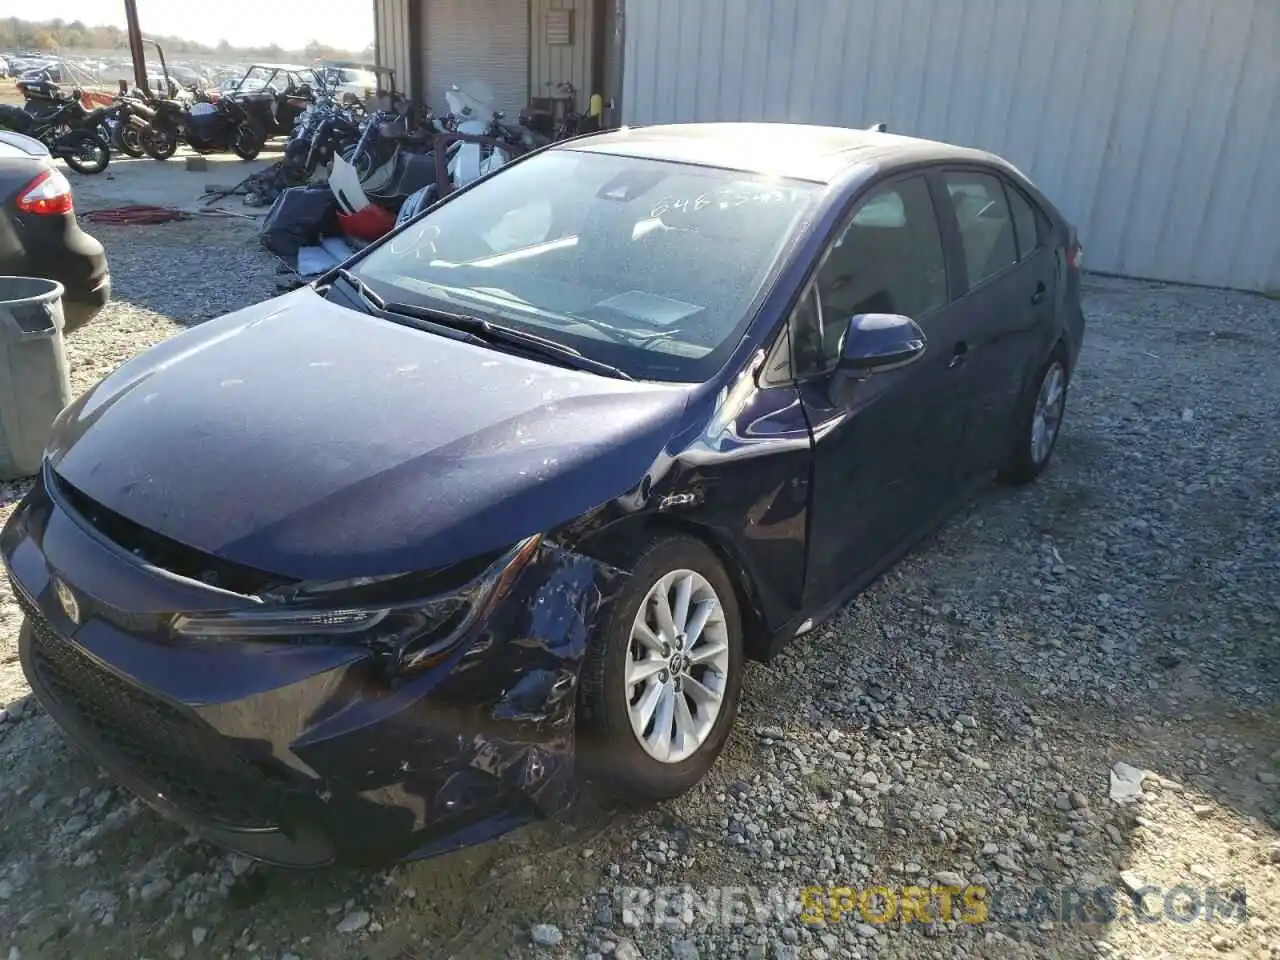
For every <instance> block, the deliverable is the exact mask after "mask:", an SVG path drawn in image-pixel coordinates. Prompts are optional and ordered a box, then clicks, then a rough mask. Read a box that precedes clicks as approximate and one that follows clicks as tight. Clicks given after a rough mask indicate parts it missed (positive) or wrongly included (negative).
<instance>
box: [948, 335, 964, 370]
mask: <svg viewBox="0 0 1280 960" xmlns="http://www.w3.org/2000/svg"><path fill="white" fill-rule="evenodd" d="M968 355H969V344H968V343H966V342H965V341H964V340H961V341H960V342H959V343H957V344H956V348H955V349H954V350H953V351H951V362H950V363H948V364H947V369H948V370H954V369H955V368H956V367H958V366H960V365H962V364H963V363H964V359H965V357H967V356H968Z"/></svg>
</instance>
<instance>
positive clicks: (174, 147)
mask: <svg viewBox="0 0 1280 960" xmlns="http://www.w3.org/2000/svg"><path fill="white" fill-rule="evenodd" d="M138 141H139V143H141V145H142V149H143V150H144V151H145V152H146V154H147V156H149V157H150V158H151V159H153V160H168V159H169V158H170V157H172V156H173V155H174V154H175V153H177V152H178V135H177V134H176V133H175V132H174V131H172V130H170V129H169V128H168V127H151V128H150V129H148V130H144V131H142V132H141V133H140V134H139V135H138Z"/></svg>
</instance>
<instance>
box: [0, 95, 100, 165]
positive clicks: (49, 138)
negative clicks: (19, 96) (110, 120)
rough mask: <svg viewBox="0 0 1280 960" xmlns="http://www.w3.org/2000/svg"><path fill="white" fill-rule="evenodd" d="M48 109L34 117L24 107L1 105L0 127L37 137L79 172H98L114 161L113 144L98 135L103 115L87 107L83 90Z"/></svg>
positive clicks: (55, 154)
mask: <svg viewBox="0 0 1280 960" xmlns="http://www.w3.org/2000/svg"><path fill="white" fill-rule="evenodd" d="M74 93H75V95H74V96H73V97H72V98H71V99H69V100H65V101H63V102H61V104H60V105H59V106H57V107H56V108H54V109H51V110H49V111H48V112H45V113H41V114H38V115H35V116H33V115H32V114H30V113H27V111H25V110H23V109H22V108H21V107H15V106H12V105H10V104H0V129H4V130H12V131H13V132H14V133H21V134H25V135H26V136H28V137H34V138H35V139H36V140H39V141H40V142H41V143H43V144H44V145H45V147H46V148H48V150H49V152H50V153H51V154H53V155H54V156H55V157H61V158H62V160H63V162H65V163H66V165H67V166H68V167H70V168H71V169H72V170H74V171H76V173H83V174H95V173H101V172H102V171H103V170H105V169H107V164H108V163H110V162H111V146H110V144H109V143H108V142H107V141H106V140H103V139H102V138H101V137H100V136H99V134H98V126H99V124H100V123H101V122H102V118H103V115H101V114H99V110H102V111H106V110H109V109H110V108H99V110H94V111H89V110H86V109H85V107H84V104H83V103H81V98H80V91H78V90H77V91H74Z"/></svg>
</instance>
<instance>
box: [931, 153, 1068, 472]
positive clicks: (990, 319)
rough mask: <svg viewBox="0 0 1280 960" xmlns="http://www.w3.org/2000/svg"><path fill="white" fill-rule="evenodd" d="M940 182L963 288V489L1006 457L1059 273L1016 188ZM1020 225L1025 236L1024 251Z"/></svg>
mask: <svg viewBox="0 0 1280 960" xmlns="http://www.w3.org/2000/svg"><path fill="white" fill-rule="evenodd" d="M939 179H940V184H939V189H940V191H941V192H942V194H943V196H944V198H945V199H944V203H943V205H944V206H945V208H946V211H947V213H946V216H944V231H949V232H950V233H951V238H952V249H953V250H954V253H955V258H956V260H957V261H958V267H959V269H958V273H959V274H960V277H959V280H960V283H961V284H962V293H961V296H960V297H959V299H958V301H957V304H956V309H957V313H958V315H959V319H958V322H959V323H961V324H962V325H963V326H964V327H965V328H966V329H967V330H968V331H969V333H970V338H969V355H968V357H967V358H966V362H967V363H968V365H969V366H970V368H971V371H970V378H969V385H970V388H971V390H972V395H971V397H970V404H971V410H972V415H971V417H970V419H969V422H968V424H967V425H966V428H965V441H964V448H963V454H962V455H961V457H960V459H959V461H958V463H957V469H958V471H959V474H960V479H961V480H962V481H964V480H971V479H974V478H976V477H977V476H979V475H981V474H983V473H986V472H989V471H991V470H993V469H995V468H996V467H998V466H1000V465H1001V463H1002V462H1003V461H1004V458H1005V455H1006V454H1007V452H1008V447H1009V442H1010V438H1011V437H1012V436H1013V435H1014V417H1015V415H1016V413H1017V410H1018V405H1019V401H1020V399H1021V396H1022V388H1023V383H1024V382H1025V376H1026V371H1027V366H1028V364H1029V363H1030V362H1032V360H1033V358H1034V357H1035V356H1037V355H1038V354H1037V352H1036V350H1035V348H1034V342H1035V341H1036V340H1037V339H1038V336H1039V331H1041V330H1043V329H1045V323H1046V318H1047V317H1048V315H1049V313H1048V312H1049V311H1051V309H1052V304H1053V302H1054V300H1053V297H1054V289H1053V287H1054V283H1055V279H1054V277H1055V274H1056V266H1055V263H1054V259H1053V255H1052V253H1051V252H1050V251H1048V249H1047V247H1046V246H1045V245H1044V244H1043V243H1039V241H1038V239H1037V240H1033V239H1032V238H1033V237H1038V235H1039V234H1038V228H1036V227H1034V226H1033V225H1030V224H1028V223H1027V214H1028V213H1030V212H1031V211H1029V210H1027V209H1025V204H1026V202H1027V201H1026V199H1025V198H1024V197H1022V196H1021V195H1020V194H1016V193H1015V194H1013V196H1014V197H1015V198H1016V199H1017V200H1021V204H1020V205H1015V204H1011V194H1010V192H1009V191H1011V190H1012V189H1013V188H1012V187H1011V186H1009V185H1008V184H1007V181H1006V180H1005V179H1004V178H1003V177H1001V176H1000V175H998V174H997V173H996V172H995V171H993V170H990V169H987V168H967V169H947V170H944V171H942V172H941V174H940V178H939ZM1019 218H1020V219H1022V220H1023V227H1022V229H1023V230H1024V231H1027V234H1028V235H1027V236H1026V237H1025V238H1024V240H1023V244H1024V245H1025V247H1024V248H1023V249H1020V244H1019V235H1018V226H1017V220H1018V219H1019ZM1031 219H1032V221H1034V213H1031ZM1033 244H1034V245H1033Z"/></svg>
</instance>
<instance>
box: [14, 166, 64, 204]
mask: <svg viewBox="0 0 1280 960" xmlns="http://www.w3.org/2000/svg"><path fill="white" fill-rule="evenodd" d="M18 209H19V210H21V211H22V212H23V213H35V214H41V215H45V214H58V213H70V212H71V184H69V183H68V182H67V178H66V177H64V176H63V175H62V174H60V173H59V172H58V171H57V170H46V171H45V172H44V173H42V174H40V176H38V177H36V178H35V179H34V180H32V181H31V182H30V183H28V184H27V185H26V186H25V187H23V188H22V192H21V193H19V194H18Z"/></svg>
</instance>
